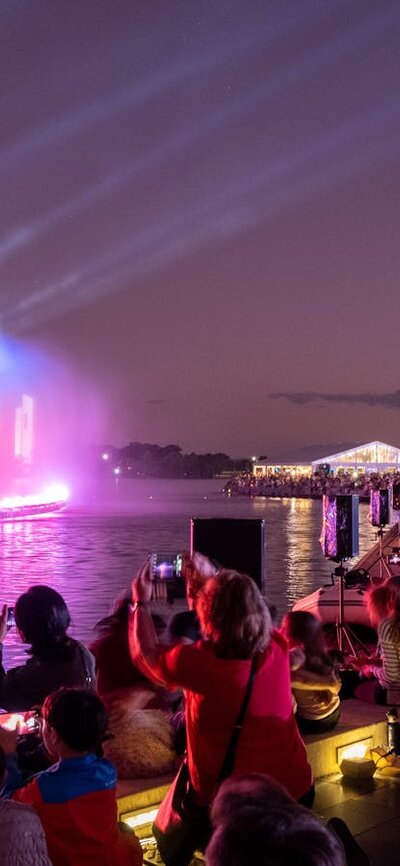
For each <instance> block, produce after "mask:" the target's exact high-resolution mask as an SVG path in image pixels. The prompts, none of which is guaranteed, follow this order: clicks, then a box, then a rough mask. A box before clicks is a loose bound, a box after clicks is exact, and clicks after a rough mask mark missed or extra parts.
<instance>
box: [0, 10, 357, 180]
mask: <svg viewBox="0 0 400 866" xmlns="http://www.w3.org/2000/svg"><path fill="white" fill-rule="evenodd" d="M345 2H346V0H339V5H341V4H343V3H345ZM331 5H332V3H331V2H329V3H328V4H327V6H328V7H329V6H331ZM333 5H337V0H336V3H335V2H334V3H333ZM313 10H314V13H315V14H316V15H318V12H320V13H321V3H320V0H315V2H314V3H313V4H312V6H311V10H310V6H309V7H308V8H307V10H306V11H305V10H304V9H302V8H299V7H297V6H296V7H295V11H294V13H293V14H292V15H291V16H290V15H289V14H288V10H287V9H286V10H285V11H284V13H283V15H282V17H281V18H278V20H277V21H275V22H274V24H273V25H272V26H271V19H270V18H268V19H266V16H265V15H262V17H261V19H260V20H258V21H257V22H255V26H254V29H253V30H252V32H251V33H250V34H247V33H246V32H243V31H242V32H240V33H239V36H238V35H237V32H234V34H233V36H232V38H231V41H229V39H225V40H224V42H223V43H222V44H221V39H220V37H218V39H215V40H214V42H212V43H210V42H209V43H208V44H207V50H205V51H202V52H201V53H199V54H197V56H196V55H195V56H193V54H190V56H186V57H183V58H181V59H179V60H178V61H176V62H175V63H174V64H172V65H171V66H170V67H165V66H164V67H162V68H161V69H159V70H157V72H156V73H152V74H151V75H149V76H148V77H147V78H145V79H144V80H142V81H141V82H140V83H139V84H138V83H136V82H135V83H134V84H133V85H132V86H129V87H124V88H122V89H121V90H119V91H117V92H116V93H113V94H112V95H110V96H109V97H108V98H104V97H103V98H102V99H99V100H97V101H96V102H94V103H92V104H90V105H85V106H84V107H83V108H79V109H77V110H76V111H73V112H71V113H70V114H69V115H64V116H63V117H59V118H56V119H54V120H53V121H51V122H50V123H49V124H47V126H44V127H38V128H37V129H35V130H33V131H32V132H31V133H30V134H24V135H23V136H22V137H21V138H20V139H18V140H14V141H13V142H10V144H9V145H8V146H7V147H6V148H4V149H3V150H2V151H0V171H8V170H9V168H10V165H12V164H13V163H15V162H16V161H17V160H21V159H32V156H33V155H34V153H35V152H36V151H39V150H43V149H47V148H50V147H51V146H53V145H55V144H56V143H57V142H59V141H64V140H65V138H66V137H67V136H73V135H80V134H82V133H84V132H85V130H87V129H88V128H90V127H93V126H95V125H97V124H99V123H102V121H103V120H105V119H107V120H109V119H110V118H111V117H112V115H114V114H117V113H120V112H123V111H127V110H131V109H133V108H135V109H137V108H140V107H142V106H143V105H144V104H145V103H146V102H148V101H149V100H150V99H153V98H155V97H158V96H160V95H161V94H162V93H164V92H165V91H167V90H169V89H171V88H174V87H176V86H177V85H179V84H182V81H183V79H185V78H191V77H193V78H194V77H195V76H196V75H198V74H199V73H200V72H202V71H206V72H207V73H209V72H210V71H212V68H213V67H218V66H222V65H223V64H225V63H229V62H230V61H232V60H234V59H237V58H238V57H239V56H240V55H246V54H247V53H248V52H249V51H251V50H254V49H255V48H256V46H257V45H258V44H261V43H262V44H264V43H265V44H268V43H269V42H271V43H273V42H274V40H276V39H278V38H279V37H280V36H281V35H282V34H284V33H285V34H287V33H288V32H290V31H291V30H296V29H297V28H298V27H299V25H300V24H301V23H302V22H307V21H308V16H309V14H310V11H313ZM322 13H323V14H326V7H325V8H324V9H323V10H322ZM252 24H253V21H252Z"/></svg>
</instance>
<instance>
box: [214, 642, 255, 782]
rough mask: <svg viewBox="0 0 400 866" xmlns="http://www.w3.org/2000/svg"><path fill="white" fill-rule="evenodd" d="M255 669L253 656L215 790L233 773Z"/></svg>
mask: <svg viewBox="0 0 400 866" xmlns="http://www.w3.org/2000/svg"><path fill="white" fill-rule="evenodd" d="M256 667H257V661H256V658H255V657H254V656H253V658H252V661H251V667H250V673H249V678H248V680H247V685H246V691H245V693H244V697H243V701H242V706H241V707H240V710H239V714H238V717H237V719H236V722H235V725H234V728H233V731H232V734H231V738H230V740H229V745H228V748H227V750H226V753H225V757H224V760H223V762H222V767H221V770H220V773H219V776H218V781H217V787H216V790H218V788H219V786H220V785H221V783H222V782H223V781H224V779H227V778H228V776H230V775H231V773H232V771H233V766H234V763H235V757H236V749H237V744H238V742H239V737H240V732H241V730H242V725H243V720H244V717H245V715H246V710H247V707H248V705H249V700H250V695H251V692H252V688H253V683H254V676H255V672H256Z"/></svg>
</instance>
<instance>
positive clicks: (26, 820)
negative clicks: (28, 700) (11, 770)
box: [0, 748, 51, 866]
mask: <svg viewBox="0 0 400 866" xmlns="http://www.w3.org/2000/svg"><path fill="white" fill-rule="evenodd" d="M6 782H7V770H6V756H5V753H4V751H3V749H2V748H0V791H3V789H4V786H5V784H6ZM0 866H51V863H50V860H49V856H48V852H47V845H46V839H45V835H44V831H43V827H42V825H41V823H40V820H39V818H38V816H37V814H36V813H35V811H34V810H33V809H31V808H30V806H23V805H22V804H20V803H12V802H11V801H10V800H3V799H0Z"/></svg>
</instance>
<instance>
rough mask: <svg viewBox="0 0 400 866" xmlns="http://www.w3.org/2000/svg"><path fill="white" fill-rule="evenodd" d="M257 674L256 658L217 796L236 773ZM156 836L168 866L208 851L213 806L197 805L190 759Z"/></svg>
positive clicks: (159, 816)
mask: <svg viewBox="0 0 400 866" xmlns="http://www.w3.org/2000/svg"><path fill="white" fill-rule="evenodd" d="M255 672H256V660H255V659H253V660H252V663H251V668H250V674H249V678H248V681H247V685H246V691H245V694H244V697H243V701H242V705H241V707H240V711H239V714H238V716H237V719H236V722H235V725H234V728H233V731H232V734H231V738H230V740H229V745H228V748H227V750H226V753H225V756H224V760H223V762H222V766H221V770H220V773H219V776H218V780H217V784H216V788H215V793H214V795H215V794H216V793H217V791H218V788H219V786H220V785H221V783H222V782H223V781H224V779H227V778H228V776H230V775H231V773H232V771H233V767H234V764H235V757H236V749H237V744H238V741H239V737H240V732H241V729H242V725H243V720H244V717H245V714H246V710H247V707H248V704H249V700H250V695H251V691H252V688H253V681H254V675H255ZM153 833H154V836H155V839H156V842H157V846H158V850H159V852H160V854H161V857H162V859H163V861H164V863H165V866H188V864H189V863H190V860H191V859H192V856H193V853H194V851H195V850H196V849H197V848H201V849H203V850H204V848H205V847H206V845H207V844H208V841H209V838H210V835H211V826H210V820H209V807H207V806H198V805H197V803H196V802H195V798H194V792H193V787H192V783H191V780H190V775H189V767H188V763H187V757H186V756H185V757H184V759H183V761H182V764H181V766H180V768H179V770H178V773H177V775H176V776H175V779H174V781H173V782H172V785H171V787H170V788H169V789H168V791H167V793H166V795H165V797H164V799H163V801H162V803H161V805H160V808H159V810H158V812H157V816H156V819H155V821H154V824H153Z"/></svg>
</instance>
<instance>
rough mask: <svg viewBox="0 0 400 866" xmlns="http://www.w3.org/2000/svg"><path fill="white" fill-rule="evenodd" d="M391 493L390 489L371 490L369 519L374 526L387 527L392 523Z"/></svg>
mask: <svg viewBox="0 0 400 866" xmlns="http://www.w3.org/2000/svg"><path fill="white" fill-rule="evenodd" d="M391 493H392V491H391V488H390V487H383V488H382V490H371V497H370V509H369V518H370V521H371V523H372V526H387V525H388V524H389V523H390V513H391V507H392V502H391V499H392V497H391Z"/></svg>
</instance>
